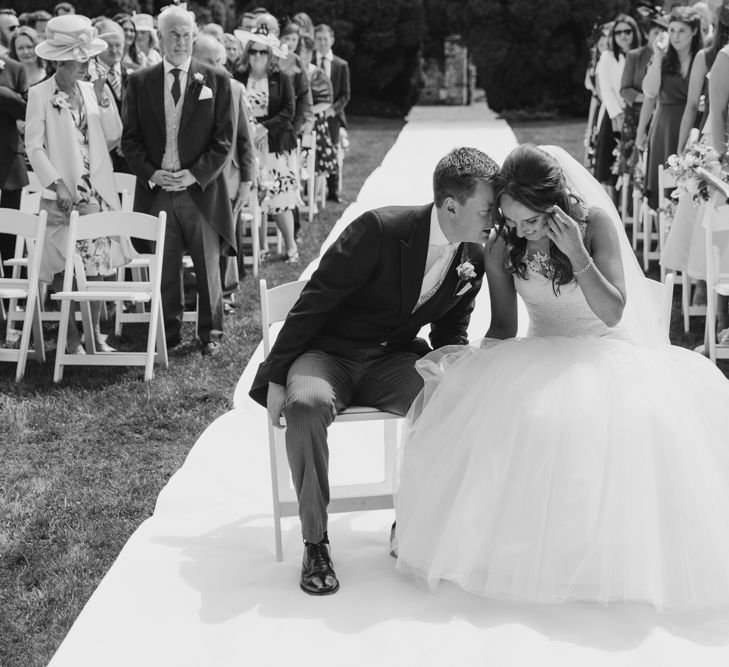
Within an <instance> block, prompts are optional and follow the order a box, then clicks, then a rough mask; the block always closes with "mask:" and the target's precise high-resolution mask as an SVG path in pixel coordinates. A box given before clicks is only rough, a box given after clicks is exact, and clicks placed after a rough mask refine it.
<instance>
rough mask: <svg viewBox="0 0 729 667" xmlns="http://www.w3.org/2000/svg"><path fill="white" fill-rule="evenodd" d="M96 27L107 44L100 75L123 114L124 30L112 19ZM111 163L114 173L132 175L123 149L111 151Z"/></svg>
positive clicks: (98, 23)
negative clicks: (104, 79) (122, 62)
mask: <svg viewBox="0 0 729 667" xmlns="http://www.w3.org/2000/svg"><path fill="white" fill-rule="evenodd" d="M94 27H95V28H96V29H97V30H98V31H99V37H100V38H101V39H103V40H104V41H105V42H106V46H107V48H106V51H104V52H102V53H100V54H99V56H98V65H99V70H100V73H101V74H102V75H103V76H105V77H106V85H107V89H108V90H107V93H108V95H109V97H111V99H112V100H114V103H115V104H116V107H117V109H118V110H119V113H121V112H122V102H123V101H124V92H125V91H126V88H127V80H128V78H129V77H128V75H127V73H126V70H125V69H124V68H123V67H122V66H121V61H122V58H123V57H124V30H123V29H122V27H121V26H120V25H119V24H118V23H117V22H116V21H112V20H111V19H107V18H102V19H99V20H98V21H96V22H95V23H94ZM111 162H112V164H113V166H114V171H120V172H123V173H125V174H129V173H131V170H130V169H129V165H128V164H127V161H126V160H125V159H124V155H123V154H122V150H121V147H117V148H114V149H113V150H112V151H111Z"/></svg>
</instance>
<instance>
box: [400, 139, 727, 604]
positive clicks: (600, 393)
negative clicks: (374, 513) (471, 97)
mask: <svg viewBox="0 0 729 667" xmlns="http://www.w3.org/2000/svg"><path fill="white" fill-rule="evenodd" d="M496 190H497V192H496V194H497V199H498V202H499V215H498V217H499V220H497V233H496V234H495V235H494V237H493V238H492V240H491V241H490V242H489V244H487V246H486V250H485V258H486V273H487V277H488V285H489V290H490V297H491V309H492V320H491V325H490V328H489V330H488V332H487V333H486V337H485V338H484V339H483V341H481V344H480V347H478V348H477V347H450V348H446V349H441V350H438V351H436V352H433V353H431V354H430V355H428V356H427V357H425V358H424V359H423V360H421V361H420V362H419V363H418V370H419V372H420V373H421V374H422V375H423V377H424V379H425V387H424V389H423V391H422V392H421V394H420V395H419V397H418V399H417V400H416V402H415V404H414V405H413V407H412V409H411V411H410V413H409V415H408V422H407V430H406V437H405V441H404V449H403V452H402V461H401V469H400V479H399V491H398V494H397V498H396V510H397V542H398V561H397V568H398V569H400V570H402V571H404V572H407V573H410V574H412V575H414V576H415V577H416V578H417V579H419V580H421V581H423V582H425V583H426V584H427V585H429V586H430V587H431V589H435V588H436V587H437V585H438V583H439V581H441V580H449V581H452V582H455V583H456V584H458V585H459V586H461V587H462V588H464V589H466V590H468V591H471V592H473V593H477V594H479V595H484V596H486V597H489V598H499V599H505V600H517V601H527V602H538V603H552V604H556V603H563V602H566V601H571V600H592V601H598V602H602V603H608V602H613V601H629V600H630V601H643V602H649V603H652V604H653V605H654V606H655V607H656V608H657V609H659V610H661V611H669V610H670V611H679V610H681V611H683V610H695V609H702V608H717V607H725V606H729V428H728V427H727V413H728V412H729V382H727V380H726V379H725V378H724V376H723V375H722V373H721V372H719V371H718V370H717V369H716V368H715V367H714V365H713V364H711V363H710V362H709V361H708V360H707V359H705V358H703V357H701V356H700V355H698V354H696V353H694V352H691V351H689V350H685V349H683V348H678V347H673V346H671V345H670V344H669V343H668V339H667V336H666V335H665V333H664V332H663V330H662V327H661V326H660V324H659V317H658V315H657V314H656V306H655V304H654V302H653V299H652V297H651V294H650V292H649V290H648V281H647V280H646V279H645V278H644V277H643V274H642V272H641V271H640V268H639V266H638V264H637V262H636V261H635V258H634V256H633V255H632V252H631V249H630V246H629V243H628V241H627V237H626V236H625V233H624V231H623V229H622V225H621V224H620V220H619V217H618V215H617V212H616V211H615V208H614V206H613V205H612V203H611V202H610V200H609V198H608V197H606V196H605V194H604V191H603V190H602V188H601V187H600V185H599V184H598V183H597V182H596V181H595V180H594V179H592V177H591V176H590V175H589V174H588V173H587V172H586V171H585V170H584V169H583V168H582V167H581V166H580V165H578V164H577V163H576V162H575V161H574V160H572V158H570V157H569V156H568V155H567V154H566V153H565V152H564V151H562V150H561V149H558V148H553V147H549V148H548V149H546V150H544V149H540V148H537V147H535V146H531V145H524V146H520V147H519V148H517V149H516V150H514V151H513V152H512V153H511V154H510V155H509V156H508V157H507V158H506V160H505V162H504V165H503V168H502V171H501V175H500V178H499V181H498V182H497V184H496ZM594 204H599V205H600V206H601V208H598V207H595V206H594ZM517 294H519V295H520V296H521V298H522V299H523V300H524V302H525V303H526V307H527V311H528V313H529V320H530V326H529V332H528V336H527V337H526V338H514V336H515V335H516V330H517Z"/></svg>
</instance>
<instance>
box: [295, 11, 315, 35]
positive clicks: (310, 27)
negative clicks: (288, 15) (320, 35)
mask: <svg viewBox="0 0 729 667" xmlns="http://www.w3.org/2000/svg"><path fill="white" fill-rule="evenodd" d="M293 21H294V22H295V23H298V24H299V25H300V26H301V34H302V35H306V36H307V37H311V39H314V21H312V20H311V17H310V16H309V15H308V14H307V13H306V12H298V13H296V14H294V18H293Z"/></svg>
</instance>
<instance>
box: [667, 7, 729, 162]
mask: <svg viewBox="0 0 729 667" xmlns="http://www.w3.org/2000/svg"><path fill="white" fill-rule="evenodd" d="M694 8H695V5H694ZM712 35H713V38H712V44H711V46H709V47H706V48H704V49H701V50H700V51H699V52H698V53H697V54H696V57H695V58H694V62H693V65H691V74H690V76H689V84H688V92H687V94H686V107H685V108H684V112H683V116H682V117H681V128H680V131H679V134H678V150H677V152H678V153H681V152H682V151H683V150H684V148H686V142H687V141H688V138H689V133H690V132H691V130H692V129H693V128H695V127H696V128H698V129H699V130H703V129H704V126H705V124H706V120H707V118H708V115H709V100H708V97H709V96H708V92H709V77H708V74H709V72H710V71H711V68H712V66H713V65H714V61H715V60H716V55H717V54H718V53H719V51H721V50H722V48H724V46H725V45H726V44H727V42H729V7H727V5H725V4H724V5H722V7H721V8H720V9H719V12H718V13H717V17H716V25H715V28H714V31H713V32H712ZM700 106H702V107H703V108H702V109H700V108H699V107H700Z"/></svg>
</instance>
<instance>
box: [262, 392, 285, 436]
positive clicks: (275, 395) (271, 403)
mask: <svg viewBox="0 0 729 667" xmlns="http://www.w3.org/2000/svg"><path fill="white" fill-rule="evenodd" d="M284 403H286V387H284V386H283V385H282V384H276V383H275V382H269V383H268V396H267V397H266V406H267V407H268V418H269V419H270V420H271V423H272V424H273V425H274V426H275V427H276V428H283V425H282V424H281V411H282V410H283V406H284Z"/></svg>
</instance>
